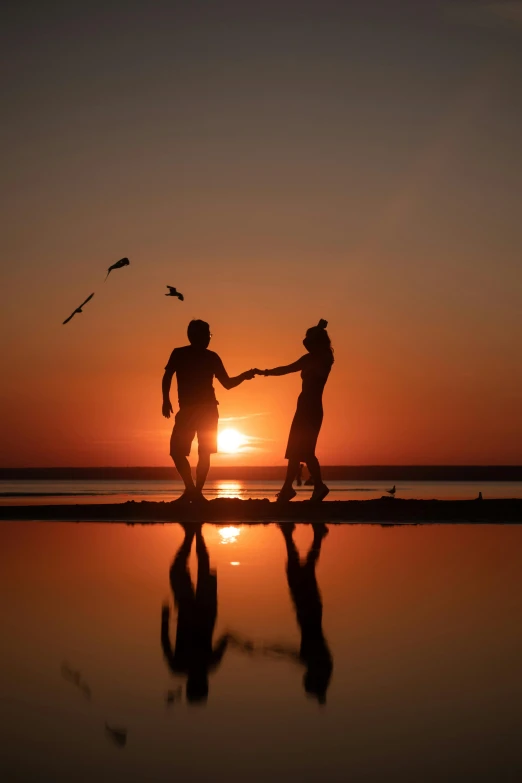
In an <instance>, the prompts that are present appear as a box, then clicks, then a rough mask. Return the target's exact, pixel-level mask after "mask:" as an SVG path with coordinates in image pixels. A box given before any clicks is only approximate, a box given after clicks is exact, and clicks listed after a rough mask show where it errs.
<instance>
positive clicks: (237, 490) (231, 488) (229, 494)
mask: <svg viewBox="0 0 522 783" xmlns="http://www.w3.org/2000/svg"><path fill="white" fill-rule="evenodd" d="M242 489H243V486H242V484H241V483H240V482H239V481H220V482H219V483H218V485H217V497H218V498H234V497H236V498H237V497H239V496H240V495H241V491H242Z"/></svg>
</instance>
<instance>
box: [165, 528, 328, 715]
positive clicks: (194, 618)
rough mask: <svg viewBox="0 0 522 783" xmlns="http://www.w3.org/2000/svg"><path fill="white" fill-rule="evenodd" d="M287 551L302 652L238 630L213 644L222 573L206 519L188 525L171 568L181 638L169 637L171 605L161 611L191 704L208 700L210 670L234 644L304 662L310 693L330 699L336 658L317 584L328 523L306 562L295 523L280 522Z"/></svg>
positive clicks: (317, 531) (173, 664)
mask: <svg viewBox="0 0 522 783" xmlns="http://www.w3.org/2000/svg"><path fill="white" fill-rule="evenodd" d="M279 529H280V530H281V532H282V534H283V537H284V540H285V544H286V552H287V565H286V575H287V580H288V588H289V590H290V595H291V597H292V601H293V604H294V608H295V612H296V618H297V622H298V625H299V628H300V631H301V645H300V648H299V650H294V649H286V648H283V647H281V646H279V645H275V646H274V645H272V646H268V647H261V648H256V646H255V645H254V644H253V643H251V642H246V643H245V642H242V641H241V640H238V638H237V637H236V636H235V635H234V634H230V633H226V634H223V635H222V636H221V637H220V638H219V639H218V640H217V641H216V643H215V644H214V642H213V634H214V626H215V624H216V619H217V576H216V573H215V572H214V571H211V569H210V559H209V554H208V550H207V548H206V545H205V541H204V539H203V535H202V523H198V524H197V525H192V526H191V527H188V526H184V530H185V538H184V540H183V542H182V544H181V546H180V548H179V550H178V552H177V553H176V556H175V558H174V561H173V563H172V566H171V569H170V585H171V589H172V593H173V597H174V603H175V605H176V607H177V610H178V617H177V626H176V641H175V644H174V647H172V643H171V641H170V633H169V619H170V609H169V606H168V605H167V604H165V605H164V606H163V608H162V613H161V647H162V650H163V654H164V656H165V660H166V661H167V664H168V667H169V669H170V671H171V672H172V673H173V674H174V675H177V676H180V675H181V676H184V677H186V698H187V701H188V702H191V703H205V702H206V701H207V698H208V691H209V683H208V679H209V674H210V673H211V672H213V671H215V670H216V669H217V668H218V666H219V664H220V663H221V661H222V659H223V656H224V654H225V651H226V649H227V647H228V646H229V644H234V645H235V646H236V647H239V648H240V649H243V650H245V651H246V652H247V653H249V654H255V653H256V652H260V653H262V654H263V653H268V654H276V655H277V656H279V657H285V658H287V659H290V660H292V661H295V662H296V663H297V664H298V665H299V666H304V668H305V673H304V676H303V686H304V689H305V692H306V694H307V695H309V696H311V697H313V698H316V699H317V701H318V702H319V703H320V704H324V703H325V702H326V692H327V689H328V685H329V683H330V679H331V675H332V669H333V662H332V656H331V653H330V650H329V648H328V644H327V642H326V639H325V637H324V634H323V628H322V622H323V605H322V601H321V594H320V592H319V587H318V585H317V579H316V576H315V568H316V565H317V561H318V560H319V555H320V552H321V545H322V541H323V538H324V537H325V535H326V534H327V533H328V529H327V527H326V525H324V524H317V525H313V530H314V538H313V542H312V545H311V547H310V551H309V552H308V554H307V556H306V558H305V560H304V561H303V562H302V561H301V559H300V557H299V553H298V551H297V548H296V545H295V543H294V540H293V531H294V525H284V524H283V525H279ZM194 540H195V541H196V554H197V560H198V572H197V582H196V588H195V589H194V586H193V584H192V580H191V578H190V573H189V568H188V559H189V556H190V550H191V548H192V544H193V542H194Z"/></svg>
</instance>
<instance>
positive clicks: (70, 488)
mask: <svg viewBox="0 0 522 783" xmlns="http://www.w3.org/2000/svg"><path fill="white" fill-rule="evenodd" d="M393 484H396V485H397V497H402V498H424V499H428V500H429V499H432V498H438V499H439V500H446V499H470V498H476V497H477V495H478V493H479V491H481V492H482V494H483V496H484V497H485V498H514V497H519V498H520V497H522V483H521V482H517V481H482V482H476V481H468V482H460V481H448V482H443V481H402V482H401V481H390V482H386V483H385V482H382V481H357V482H356V481H330V482H328V485H329V487H330V490H331V491H330V494H329V496H328V499H329V500H355V499H357V500H367V499H370V498H380V497H381V496H382V495H383V494H385V493H386V490H387V489H389V488H390V487H391V486H393ZM280 488H281V482H279V481H209V482H208V483H207V485H206V487H205V494H206V496H207V497H208V498H210V499H212V498H214V497H240V498H270V499H272V500H274V499H275V496H276V493H277V492H278V491H279V489H280ZM296 489H297V492H298V497H297V499H298V500H306V499H307V498H309V497H310V495H311V493H312V487H305V486H303V487H296ZM182 491H183V485H182V483H181V482H180V481H0V505H16V504H20V503H23V504H24V505H28V504H31V503H34V504H38V505H42V504H49V503H51V504H58V503H123V502H125V501H127V500H136V501H139V500H157V501H161V500H164V501H170V500H173V499H174V498H176V497H178V496H179V495H180V494H181V492H182Z"/></svg>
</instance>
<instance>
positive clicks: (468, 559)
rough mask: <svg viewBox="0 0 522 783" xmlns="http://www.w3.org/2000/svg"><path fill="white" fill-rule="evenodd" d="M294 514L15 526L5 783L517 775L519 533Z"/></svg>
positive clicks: (9, 561) (2, 592)
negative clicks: (227, 521)
mask: <svg viewBox="0 0 522 783" xmlns="http://www.w3.org/2000/svg"><path fill="white" fill-rule="evenodd" d="M283 529H284V530H285V531H286V537H285V535H283V531H282V529H280V528H278V527H277V526H275V525H270V526H252V527H248V526H238V527H235V528H233V527H230V526H229V527H227V526H222V527H217V526H211V525H205V526H204V527H203V531H202V537H201V538H199V537H198V539H197V541H196V540H194V541H193V542H192V544H193V546H192V549H191V553H190V556H189V555H188V554H187V558H188V559H187V564H188V568H189V569H190V571H191V573H192V577H193V579H194V580H195V579H196V576H197V573H198V563H199V588H198V593H197V594H196V596H194V594H193V592H192V588H191V586H190V583H189V582H188V576H187V570H186V567H185V566H186V563H185V561H184V550H183V549H181V551H180V547H181V544H182V542H183V540H184V532H183V530H182V528H181V527H180V526H179V525H156V526H148V527H145V526H143V527H140V526H135V527H129V526H126V525H116V524H113V525H103V524H95V523H91V524H69V523H23V524H21V523H17V524H13V523H8V522H6V523H0V613H1V623H2V645H1V646H0V715H1V737H2V751H1V752H0V780H2V781H6V783H7V782H9V783H10V782H11V781H38V783H40V782H41V781H53V782H57V783H61V781H119V780H122V781H169V783H170V781H172V780H177V781H208V780H226V781H230V782H231V783H234V782H235V781H238V782H239V781H241V782H242V783H243V781H263V783H266V781H267V780H271V781H294V780H295V781H339V782H340V781H348V780H353V781H363V780H364V781H391V780H401V781H412V782H413V781H415V783H418V782H419V781H422V782H424V781H495V783H498V782H500V781H515V780H519V779H520V774H521V773H522V754H521V752H520V734H521V730H522V663H521V662H522V628H521V623H520V616H521V612H522V527H517V526H480V527H473V526H429V527H422V526H418V527H393V528H391V529H384V528H381V527H380V526H376V525H375V526H373V525H353V526H351V525H350V526H348V525H345V526H333V527H331V528H330V532H329V534H328V535H327V536H326V537H325V538H323V539H322V538H321V528H318V529H317V530H316V538H315V546H314V538H313V530H312V528H311V527H310V526H304V525H303V526H297V528H296V530H295V532H294V533H293V542H295V545H296V548H297V550H298V551H299V553H300V555H301V558H302V559H301V561H299V560H298V559H297V555H296V551H295V550H294V549H293V543H292V537H291V529H290V528H289V527H286V528H283ZM196 545H197V547H196ZM196 548H197V550H198V551H197V552H196ZM187 552H188V547H187ZM176 553H178V555H179V556H178V559H177V560H176V566H175V568H174V569H173V570H172V571H171V566H172V564H173V561H174V558H175V555H176ZM308 555H309V556H308ZM307 556H308V557H307ZM208 558H209V560H208ZM287 563H289V568H288V569H287ZM173 589H174V590H175V591H176V596H177V600H178V607H179V611H178V609H176V608H175V605H174V597H173ZM164 604H167V605H168V606H169V607H170V622H169V621H168V617H167V615H166V614H163V610H162V606H163V605H164ZM216 610H217V619H216V621H215V627H214V628H212V623H213V621H214V618H215V617H216ZM321 610H322V613H321ZM162 622H163V627H162ZM212 634H213V641H212V642H210V638H211V636H212ZM227 634H228V636H227ZM169 640H170V641H169ZM176 640H177V642H176ZM205 640H206V642H208V644H207V645H206V646H205V643H204V641H205ZM207 669H208V670H209V674H208V679H207V675H206V674H205V672H206V671H207ZM188 672H190V682H189V678H188ZM187 683H188V684H187ZM205 683H207V684H208V694H207V698H206V699H205V698H203V696H204V694H205V690H206V685H205ZM106 724H107V725H108V726H109V727H110V728H111V729H121V730H122V734H121V736H120V735H118V734H115V733H112V734H111V733H110V732H109V731H108V730H107V728H106ZM118 740H119V741H120V743H119V744H118ZM123 743H124V744H123Z"/></svg>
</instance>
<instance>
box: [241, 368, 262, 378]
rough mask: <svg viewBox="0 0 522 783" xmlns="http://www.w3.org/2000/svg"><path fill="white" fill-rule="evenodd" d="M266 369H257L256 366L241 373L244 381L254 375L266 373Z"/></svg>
mask: <svg viewBox="0 0 522 783" xmlns="http://www.w3.org/2000/svg"><path fill="white" fill-rule="evenodd" d="M266 374H267V371H266V370H259V369H258V368H257V367H253V368H252V369H251V370H247V371H246V372H245V373H243V375H244V377H245V381H251V380H252V378H254V377H255V376H256V375H266Z"/></svg>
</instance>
